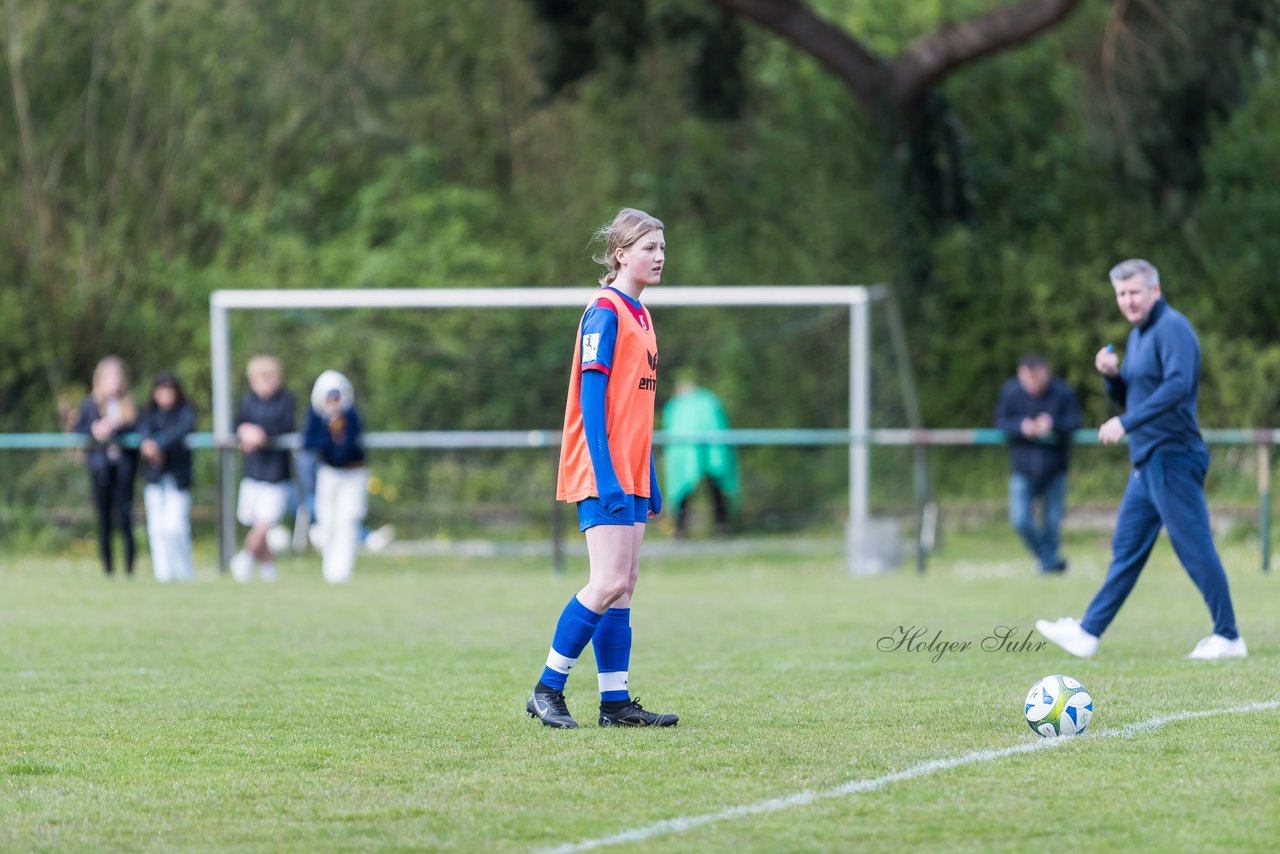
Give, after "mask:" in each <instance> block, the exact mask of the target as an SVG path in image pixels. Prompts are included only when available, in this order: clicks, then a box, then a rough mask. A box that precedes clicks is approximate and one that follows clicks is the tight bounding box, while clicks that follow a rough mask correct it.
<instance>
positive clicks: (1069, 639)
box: [1036, 617, 1098, 658]
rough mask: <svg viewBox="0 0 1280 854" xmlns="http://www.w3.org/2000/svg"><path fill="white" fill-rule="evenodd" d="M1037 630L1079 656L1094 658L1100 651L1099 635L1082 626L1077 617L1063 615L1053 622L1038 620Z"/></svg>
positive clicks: (1047, 638)
mask: <svg viewBox="0 0 1280 854" xmlns="http://www.w3.org/2000/svg"><path fill="white" fill-rule="evenodd" d="M1036 631H1038V632H1040V634H1042V635H1044V637H1045V639H1046V640H1050V641H1053V642H1054V643H1056V644H1057V645H1058V646H1060V647H1062V648H1063V649H1065V650H1066V651H1067V652H1069V653H1071V654H1072V655H1074V656H1076V657H1077V658H1093V654H1094V653H1095V652H1097V651H1098V638H1097V636H1096V635H1091V634H1089V633H1088V632H1086V631H1085V630H1084V629H1082V628H1080V621H1079V620H1077V619H1076V618H1075V617H1063V618H1062V619H1061V620H1055V621H1054V622H1052V623H1051V622H1049V621H1048V620H1036Z"/></svg>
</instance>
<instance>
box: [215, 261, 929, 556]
mask: <svg viewBox="0 0 1280 854" xmlns="http://www.w3.org/2000/svg"><path fill="white" fill-rule="evenodd" d="M592 292H593V289H591V288H583V287H552V288H545V287H524V288H511V287H506V288H404V289H402V288H383V289H357V288H334V289H288V290H285V289H258V290H218V291H214V292H213V293H212V294H211V296H210V299H209V325H210V341H211V344H210V349H211V358H212V393H213V434H214V438H213V441H214V445H215V446H216V447H217V448H218V453H219V464H218V471H219V481H220V485H219V508H220V510H219V514H218V529H219V536H218V543H219V560H220V562H221V566H222V567H223V568H225V567H226V565H227V562H228V561H229V559H230V556H231V555H232V554H233V553H234V551H235V547H236V530H235V506H234V501H235V497H234V486H235V484H234V479H235V435H234V424H233V411H232V376H233V371H232V365H231V330H230V316H229V315H230V312H231V311H233V310H256V311H267V310H289V309H335V310H340V309H386V310H396V309H473V310H482V309H492V308H506V309H510V308H585V306H586V305H587V304H588V302H589V301H590V299H591V294H592ZM887 297H888V289H887V287H886V286H884V285H868V286H863V285H797V286H770V285H730V286H702V287H691V286H662V287H656V288H653V289H651V290H648V291H646V293H645V296H644V300H645V304H646V305H648V306H651V307H667V306H703V307H730V306H735V307H736V306H741V307H796V306H843V307H846V308H847V309H848V311H849V366H848V370H849V376H848V382H849V429H848V431H847V432H843V435H839V436H836V437H832V438H831V439H830V442H829V443H830V444H837V443H838V444H846V443H847V445H848V448H849V518H848V523H847V525H846V533H845V556H846V563H847V567H848V570H849V572H850V573H851V574H867V573H872V572H877V571H880V570H882V569H884V568H886V567H885V566H883V565H882V561H881V559H880V558H878V557H877V556H876V555H875V554H874V553H873V550H872V549H871V548H869V542H868V538H869V536H870V531H869V521H870V505H869V486H870V456H869V444H870V433H871V423H870V419H871V370H870V365H871V345H870V336H871V333H870V310H871V304H872V303H874V302H876V301H879V300H884V299H886V298H887ZM895 343H896V342H895ZM895 356H896V358H898V359H899V360H902V359H904V358H905V354H904V353H897V354H895ZM912 426H918V425H912ZM540 432H541V431H523V432H517V433H516V434H515V435H532V434H533V433H540ZM735 432H736V431H735ZM752 432H755V433H757V434H761V433H769V432H774V431H752ZM776 432H779V433H783V432H790V433H794V432H796V431H776ZM837 432H838V433H839V432H842V431H837ZM495 433H503V434H507V435H510V434H511V433H512V431H510V430H507V431H497V430H495ZM414 435H417V436H422V435H425V434H422V433H420V434H405V433H400V434H394V436H393V435H392V434H377V433H370V434H368V437H369V439H370V440H371V442H372V443H376V444H377V445H379V446H381V447H401V446H411V445H412V444H414V442H413V440H412V438H411V437H413V436H414ZM473 435H474V434H473ZM555 438H556V440H558V438H559V437H558V435H557V436H556V437H555ZM757 438H758V439H759V440H760V441H757V442H752V441H749V439H748V440H746V441H739V442H738V444H775V443H777V444H785V441H779V442H773V441H770V440H769V437H764V436H759V437H757ZM775 438H777V437H775ZM397 439H398V440H399V441H397ZM384 440H385V441H384ZM401 442H403V443H404V445H402V444H401ZM512 446H513V447H518V446H520V445H519V444H518V443H517V444H516V445H512ZM525 446H528V445H525Z"/></svg>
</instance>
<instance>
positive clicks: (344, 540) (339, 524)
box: [303, 371, 369, 584]
mask: <svg viewBox="0 0 1280 854" xmlns="http://www.w3.org/2000/svg"><path fill="white" fill-rule="evenodd" d="M360 434H361V429H360V414H359V412H358V411H357V410H356V407H355V392H354V390H353V389H352V387H351V381H350V380H348V379H347V378H346V377H345V376H343V375H342V374H340V373H338V372H337V371H325V372H324V373H322V374H321V375H320V376H319V378H318V379H316V383H315V386H313V387H312V389H311V412H310V414H309V415H308V418H307V429H306V433H305V434H304V438H303V447H304V448H306V449H308V450H310V451H312V452H314V453H315V456H316V460H317V462H318V463H319V468H318V469H317V471H316V509H315V519H314V522H315V524H316V526H317V531H316V542H317V543H318V545H319V548H320V553H321V566H322V568H323V572H324V580H325V581H328V582H329V583H331V584H339V583H342V582H345V581H350V580H351V574H352V572H353V571H354V569H355V565H356V551H357V549H359V547H360V527H361V523H362V522H363V521H364V517H365V512H366V510H367V507H368V490H369V471H368V469H367V468H366V467H365V458H364V445H363V443H362V442H361V438H360Z"/></svg>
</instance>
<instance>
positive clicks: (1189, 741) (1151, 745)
mask: <svg viewBox="0 0 1280 854" xmlns="http://www.w3.org/2000/svg"><path fill="white" fill-rule="evenodd" d="M1071 546H1072V548H1071V549H1070V554H1071V557H1072V559H1073V564H1072V570H1071V572H1070V573H1069V574H1068V576H1066V577H1063V578H1041V577H1037V576H1035V575H1034V574H1033V573H1032V572H1031V571H1030V569H1029V568H1028V564H1027V562H1026V561H1025V560H1023V559H1022V556H1021V555H1020V554H1019V553H1018V551H1017V550H1016V548H1015V547H1014V545H1013V543H1012V539H1011V537H1010V536H1008V535H1007V534H1006V532H1005V531H1003V530H996V531H992V532H991V533H990V535H989V536H981V537H980V536H970V537H968V538H953V539H952V540H951V541H949V542H948V544H947V552H946V554H944V555H942V556H940V557H939V558H938V559H937V560H936V561H935V562H934V564H933V566H932V569H931V572H930V574H929V575H928V576H927V577H924V578H920V577H917V576H916V575H915V574H914V573H913V572H909V571H903V572H900V573H897V574H890V575H885V576H879V577H874V578H863V579H851V578H847V577H845V576H844V575H843V574H842V571H841V562H840V559H839V558H838V556H836V555H832V556H831V557H830V558H829V559H828V558H813V557H803V558H787V557H781V556H773V557H765V558H759V559H749V560H744V559H732V560H730V559H725V558H717V559H706V558H699V559H696V560H695V559H690V558H678V557H672V558H667V559H662V560H654V561H651V562H650V563H648V564H647V565H646V566H645V568H644V570H643V571H642V576H641V583H640V589H639V591H638V595H637V601H636V603H635V606H634V620H633V623H634V626H635V636H636V647H635V652H634V655H633V658H632V664H631V684H632V689H633V691H634V692H635V694H636V695H638V696H639V697H640V698H641V699H642V700H643V702H644V703H645V705H647V706H649V707H650V708H654V709H657V710H660V711H677V712H679V713H680V714H681V716H682V718H681V722H680V725H679V726H678V727H676V728H674V729H668V730H602V729H599V728H598V727H596V726H594V708H595V702H596V694H595V676H594V662H593V660H592V658H591V655H590V652H588V653H587V654H586V655H584V658H583V662H582V664H581V665H580V668H579V670H578V672H576V673H575V674H574V676H573V678H572V679H571V680H570V683H569V690H568V696H569V702H570V708H571V709H572V710H573V711H574V712H575V714H576V715H577V717H578V719H579V720H580V721H583V722H588V723H591V724H592V725H590V726H585V727H583V728H582V729H580V730H576V731H553V730H549V729H545V728H543V727H542V726H540V725H538V724H536V723H535V722H534V721H532V720H530V719H529V718H528V717H526V716H525V715H524V713H523V706H524V701H525V698H526V697H527V695H528V691H529V688H530V687H531V685H532V683H533V681H534V679H535V678H536V676H537V675H538V673H539V672H540V668H541V665H542V661H543V659H544V657H545V654H546V648H547V645H548V643H549V640H550V632H551V628H552V624H553V621H554V619H555V617H556V616H557V614H558V612H559V609H560V607H561V606H562V605H563V603H564V601H565V600H566V599H567V597H568V596H569V595H571V594H572V592H573V591H574V590H575V589H576V588H577V586H579V584H580V582H581V580H582V578H583V577H584V574H585V564H584V561H582V560H581V559H579V560H576V561H575V565H576V569H575V570H574V571H573V572H571V573H570V575H569V577H567V578H555V577H553V576H552V575H551V574H550V572H549V570H548V569H547V568H546V566H545V564H544V563H543V562H541V561H530V562H521V561H484V560H450V561H431V560H423V559H412V560H411V559H400V558H391V557H378V558H363V559H362V563H361V565H360V566H359V568H358V570H357V580H356V582H355V583H354V584H352V585H350V586H348V587H342V588H332V587H327V586H325V585H324V584H323V583H322V582H321V581H320V580H319V569H318V565H317V564H316V562H314V561H313V560H310V559H296V560H293V561H290V562H286V563H285V564H284V565H283V567H282V569H283V573H282V575H283V577H282V579H281V582H280V583H278V584H276V585H275V586H264V585H261V584H254V585H252V586H247V587H240V586H236V585H234V584H232V583H230V582H228V581H224V580H222V579H219V578H217V577H215V575H214V574H213V573H212V572H205V573H204V574H203V575H202V577H201V578H200V579H199V581H197V582H196V583H194V584H191V585H187V586H172V587H162V586H160V585H157V584H155V583H154V582H153V581H151V580H150V579H149V578H148V577H147V576H146V575H145V574H144V575H143V576H142V577H140V578H137V579H134V580H132V581H124V580H122V579H115V580H114V581H107V580H104V579H103V578H101V577H100V576H99V575H98V574H97V572H96V569H95V566H94V564H93V562H92V561H87V560H80V559H74V560H73V559H50V560H39V559H34V558H5V559H3V560H2V561H0V565H2V566H3V569H0V597H2V598H0V662H2V664H0V667H2V670H3V678H2V679H0V849H3V850H6V851H29V850H48V851H68V850H70V851H90V850H92V851H100V850H184V851H185V850H210V851H212V850H218V851H222V850H241V851H303V850H349V849H458V850H467V851H524V850H537V849H542V848H549V847H555V846H558V845H563V844H567V843H575V842H583V841H590V840H598V839H601V838H607V837H611V836H613V835H615V834H619V833H622V832H625V831H629V830H636V829H641V833H640V835H639V838H638V841H633V842H630V843H625V844H621V845H619V846H618V847H617V850H640V849H642V848H643V849H652V848H654V847H655V846H656V847H657V848H658V849H659V850H677V851H738V850H751V851H780V850H788V851H795V850H804V851H831V850H853V849H872V850H902V849H925V850H948V851H950V850H974V851H989V850H1012V849H1026V848H1027V847H1028V846H1031V845H1037V846H1055V847H1063V846H1065V847H1068V848H1070V849H1079V850H1118V849H1138V850H1168V849H1173V850H1219V851H1228V850H1231V851H1241V850H1257V851H1263V850H1275V845H1276V842H1275V840H1276V839H1277V838H1278V837H1280V813H1278V812H1277V810H1276V808H1275V806H1276V804H1277V803H1280V774H1277V773H1276V770H1275V768H1276V766H1275V756H1276V755H1277V753H1278V752H1280V711H1277V710H1276V709H1275V708H1274V707H1273V708H1271V709H1269V710H1259V711H1253V712H1249V713H1237V714H1222V715H1214V716H1206V717H1201V718H1196V719H1191V720H1182V721H1174V722H1171V723H1168V724H1166V725H1164V726H1161V727H1159V728H1155V729H1152V730H1150V731H1134V730H1133V729H1129V730H1125V729H1123V728H1124V727H1126V726H1127V725H1131V724H1135V723H1138V722H1142V721H1146V720H1148V719H1151V718H1154V717H1158V716H1165V715H1170V714H1174V713H1178V712H1184V711H1190V710H1212V709H1221V708H1226V707H1234V706H1239V705H1242V704H1248V703H1252V702H1257V701H1269V700H1275V699H1277V698H1280V666H1278V664H1280V653H1277V650H1280V616H1278V609H1277V607H1276V600H1277V597H1276V592H1275V591H1276V585H1277V584H1278V583H1280V578H1274V577H1266V576H1263V575H1262V574H1261V573H1259V571H1258V570H1257V568H1256V567H1257V556H1256V551H1254V550H1252V549H1251V548H1250V547H1248V546H1246V545H1243V544H1241V545H1230V546H1227V547H1226V548H1225V550H1224V557H1226V559H1227V562H1228V565H1229V566H1230V567H1231V569H1230V575H1231V582H1232V585H1233V592H1234V594H1235V598H1236V605H1237V609H1238V612H1239V615H1240V622H1241V626H1242V628H1243V630H1244V632H1245V636H1246V638H1247V640H1248V642H1249V644H1250V653H1251V654H1250V658H1249V659H1247V660H1245V661H1225V662H1191V661H1186V660H1184V659H1183V658H1182V656H1183V655H1184V654H1185V653H1186V652H1188V651H1189V650H1190V649H1191V648H1192V646H1193V645H1194V644H1195V642H1196V640H1198V639H1199V638H1200V637H1201V636H1202V635H1204V634H1207V632H1208V628H1209V627H1208V623H1207V615H1206V614H1205V611H1204V607H1203V604H1202V603H1201V601H1200V599H1199V596H1198V595H1197V593H1196V591H1195V589H1194V588H1193V586H1192V585H1191V582H1190V581H1189V579H1188V578H1187V577H1186V576H1185V575H1184V574H1183V573H1182V571H1181V569H1179V568H1178V567H1177V565H1176V563H1175V562H1174V560H1173V558H1172V556H1171V554H1170V552H1169V550H1168V548H1167V546H1166V545H1163V544H1162V545H1161V546H1160V547H1159V548H1158V550H1157V553H1156V557H1155V559H1154V560H1153V563H1152V565H1151V566H1149V567H1148V570H1147V573H1146V575H1145V576H1144V578H1143V579H1142V581H1141V582H1140V583H1139V585H1138V588H1137V590H1136V591H1135V593H1134V595H1133V596H1132V598H1131V599H1130V602H1129V604H1128V605H1127V606H1126V608H1125V609H1124V610H1123V611H1122V612H1121V615H1120V617H1119V619H1118V620H1117V621H1116V623H1115V624H1114V625H1113V626H1112V629H1111V631H1110V632H1109V633H1108V635H1107V636H1106V638H1104V643H1103V647H1102V649H1101V651H1100V653H1099V655H1098V657H1097V658H1095V659H1093V660H1091V661H1087V662H1081V661H1078V660H1075V659H1071V658H1069V657H1068V656H1066V655H1065V654H1064V653H1060V652H1056V651H1055V650H1054V649H1053V648H1046V649H1043V650H1040V651H1024V652H1007V651H1006V652H986V651H982V650H981V649H979V648H978V647H979V644H980V642H981V640H982V639H983V638H984V637H986V636H988V635H990V634H991V633H992V631H993V630H994V629H995V628H996V627H997V626H1010V627H1015V628H1017V629H1019V631H1020V633H1021V634H1025V633H1026V632H1028V631H1030V630H1031V628H1032V624H1033V622H1034V620H1035V618H1036V617H1040V616H1047V617H1057V616H1062V615H1065V614H1078V613H1080V611H1081V610H1082V609H1083V607H1084V605H1085V604H1086V603H1087V601H1088V598H1089V596H1090V595H1091V594H1092V592H1093V590H1094V589H1095V588H1096V586H1097V584H1098V582H1099V580H1100V578H1101V574H1102V571H1103V568H1104V561H1105V557H1106V554H1105V543H1103V542H1101V541H1099V539H1098V538H1096V537H1091V538H1089V539H1088V540H1087V541H1086V540H1081V541H1079V542H1073V543H1072V544H1071ZM140 569H141V570H142V571H143V572H144V573H145V572H146V569H147V567H146V563H145V561H143V562H142V565H141V567H140ZM899 626H902V627H912V626H915V627H924V628H927V630H928V636H929V637H933V636H934V635H935V634H936V633H937V632H939V631H941V633H942V637H943V639H944V640H948V641H956V642H964V641H970V642H972V643H973V647H972V648H970V649H967V650H954V651H951V652H948V653H946V654H944V655H943V656H942V657H941V659H940V660H938V661H936V662H935V661H933V660H932V658H933V656H932V654H930V653H928V652H916V653H909V652H906V651H904V650H901V649H899V650H896V651H888V652H884V651H880V650H878V649H877V641H878V640H879V639H880V638H882V637H884V636H886V635H891V634H893V633H894V632H895V631H896V630H897V628H898V627H899ZM1055 672H1058V673H1061V672H1065V673H1068V674H1070V675H1073V676H1075V677H1077V678H1079V679H1080V680H1082V681H1083V682H1084V683H1085V685H1086V686H1088V688H1089V689H1090V690H1091V691H1092V693H1093V695H1094V697H1095V702H1096V715H1095V717H1094V719H1093V724H1092V726H1091V727H1090V735H1089V736H1086V737H1084V738H1081V739H1077V740H1075V741H1072V742H1070V743H1067V744H1064V745H1062V746H1060V747H1058V748H1057V749H1053V750H1030V751H1028V752H1023V753H1016V754H1013V755H1004V756H995V757H992V758H989V759H976V760H974V761H970V762H968V764H964V765H961V766H959V767H953V768H945V769H939V770H932V771H929V770H925V771H920V773H918V774H917V775H916V776H913V777H911V778H910V779H901V780H896V781H894V780H891V781H887V782H885V781H881V782H878V783H875V784H874V785H871V786H870V787H869V788H868V789H867V790H866V791H861V792H853V793H848V794H844V795H840V796H832V797H823V798H819V799H816V800H815V801H813V802H811V803H784V804H781V805H775V806H779V807H780V808H777V809H773V810H771V811H764V812H752V811H742V812H740V813H736V814H728V815H726V814H725V813H726V811H728V810H731V809H732V808H734V807H749V806H750V805H753V804H759V803H760V802H763V801H767V800H769V799H775V798H786V797H788V796H792V795H796V794H797V793H801V792H805V791H809V792H814V793H827V794H831V792H830V790H833V789H835V788H836V787H839V786H841V785H842V784H846V783H850V782H851V781H859V780H870V781H874V780H877V779H878V778H881V777H882V776H883V775H886V774H889V773H891V772H895V771H903V770H907V769H911V768H913V767H915V766H918V765H920V763H925V762H928V761H930V760H935V759H947V758H954V757H961V756H964V755H966V754H970V753H972V752H973V751H978V750H993V751H998V750H1001V749H1003V748H1009V747H1014V746H1017V745H1026V744H1030V743H1038V742H1039V739H1038V737H1037V736H1036V735H1034V734H1033V733H1032V732H1031V731H1030V729H1029V728H1028V727H1027V726H1026V724H1025V723H1024V722H1023V720H1022V705H1021V704H1022V699H1023V697H1024V695H1025V693H1026V691H1027V689H1028V688H1029V687H1030V685H1031V684H1032V683H1033V682H1034V681H1035V680H1036V679H1038V678H1039V677H1041V676H1044V675H1047V674H1050V673H1055ZM1108 732H1111V733H1113V734H1117V733H1118V734H1119V737H1114V738H1108V737H1105V734H1106V733H1108ZM704 815H714V816H717V818H718V819H720V820H716V821H713V822H709V823H706V824H704V825H701V826H693V827H688V828H685V827H683V826H673V825H665V826H662V827H660V828H655V827H654V826H655V823H658V822H662V821H664V820H670V819H676V818H680V817H697V816H704ZM646 828H648V830H645V829H646ZM659 831H663V832H659ZM646 834H649V835H648V836H647V837H646V836H645V835H646Z"/></svg>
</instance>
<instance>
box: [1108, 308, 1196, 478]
mask: <svg viewBox="0 0 1280 854" xmlns="http://www.w3.org/2000/svg"><path fill="white" fill-rule="evenodd" d="M1106 387H1107V394H1108V395H1109V396H1110V397H1111V399H1112V400H1114V401H1115V402H1116V403H1118V404H1120V405H1121V406H1123V407H1124V408H1125V413H1124V415H1121V416H1120V423H1121V424H1122V425H1123V426H1124V429H1125V432H1126V433H1128V435H1129V462H1130V463H1131V464H1132V465H1135V466H1137V465H1142V464H1143V463H1145V462H1146V461H1147V460H1148V459H1149V458H1150V457H1151V455H1152V454H1153V453H1154V452H1155V451H1156V450H1162V451H1163V450H1195V449H1199V448H1203V447H1204V439H1203V438H1202V437H1201V435H1200V424H1199V422H1198V421H1197V420H1196V399H1197V396H1198V394H1199V391H1200V342H1199V340H1198V339H1197V338H1196V333H1195V330H1194V329H1192V328H1191V322H1190V321H1188V320H1187V319H1186V318H1185V317H1184V316H1183V315H1182V314H1180V313H1179V312H1177V311H1175V310H1174V309H1173V307H1172V306H1170V305H1169V304H1168V303H1167V302H1165V301H1164V300H1163V299H1160V300H1158V301H1157V302H1156V304H1155V305H1154V306H1152V307H1151V313H1150V314H1148V315H1147V320H1146V322H1145V323H1143V324H1142V325H1141V326H1135V327H1134V328H1133V331H1132V332H1130V333H1129V342H1128V344H1127V345H1126V346H1125V354H1124V362H1123V363H1122V364H1121V365H1120V375H1119V376H1118V377H1115V378H1108V379H1107V380H1106Z"/></svg>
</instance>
